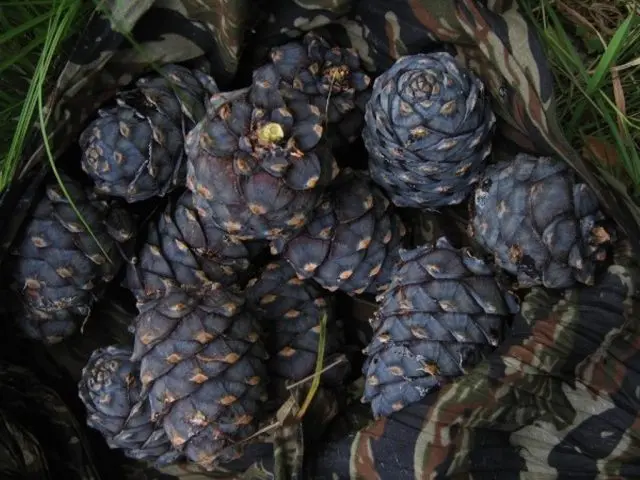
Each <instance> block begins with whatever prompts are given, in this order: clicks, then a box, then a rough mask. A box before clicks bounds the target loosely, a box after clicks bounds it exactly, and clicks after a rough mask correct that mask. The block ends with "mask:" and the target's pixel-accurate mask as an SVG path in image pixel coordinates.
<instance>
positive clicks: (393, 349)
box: [363, 238, 518, 417]
mask: <svg viewBox="0 0 640 480" xmlns="http://www.w3.org/2000/svg"><path fill="white" fill-rule="evenodd" d="M378 301H379V302H380V310H379V311H378V312H377V313H376V315H375V316H374V318H373V320H372V321H371V324H372V327H373V328H374V331H375V332H374V336H373V339H372V340H371V343H370V345H369V346H368V347H367V349H366V353H367V355H368V357H367V360H366V362H365V365H364V367H363V372H364V375H365V378H366V383H365V391H364V396H363V400H364V401H367V402H371V408H372V410H373V414H374V415H375V416H376V417H377V416H387V415H389V414H391V413H392V412H395V411H398V410H401V409H402V408H404V407H406V406H407V405H410V404H412V403H414V402H417V401H419V400H420V399H421V398H423V397H424V396H425V395H426V394H427V393H429V391H431V390H433V389H435V388H438V387H439V386H440V385H441V384H442V383H443V382H447V381H449V380H450V379H452V378H454V377H457V376H460V375H462V374H463V373H464V372H465V370H466V369H468V368H470V367H472V366H474V365H475V364H476V363H478V362H479V361H480V360H481V359H482V358H483V357H484V356H485V355H486V354H488V353H490V352H491V351H493V349H494V348H495V347H496V346H498V344H499V343H500V342H501V341H502V339H503V338H504V329H505V320H506V319H507V318H509V316H510V315H513V314H515V313H516V312H517V305H518V304H517V300H516V297H514V296H512V295H511V294H509V293H507V292H505V291H504V290H502V289H501V288H500V287H499V285H498V284H497V283H496V281H495V279H494V276H493V272H492V271H491V269H490V268H489V266H487V265H486V264H485V263H484V262H482V261H481V260H479V259H477V258H474V257H472V256H471V255H470V254H469V253H468V252H467V251H466V250H456V249H454V248H453V247H452V246H451V245H450V244H449V242H448V241H447V240H446V239H445V238H440V239H438V241H437V242H436V244H435V246H431V245H424V246H421V247H418V248H415V249H413V250H403V251H401V253H400V261H399V262H398V264H397V265H396V268H395V269H394V272H393V281H392V283H391V286H390V287H389V289H388V290H387V292H385V293H384V294H383V295H381V296H380V298H379V299H378Z"/></svg>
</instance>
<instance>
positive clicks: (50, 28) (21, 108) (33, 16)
mask: <svg viewBox="0 0 640 480" xmlns="http://www.w3.org/2000/svg"><path fill="white" fill-rule="evenodd" d="M91 10H92V3H91V2H81V1H79V0H31V1H18V0H8V1H3V0H0V32H3V33H2V34H0V51H2V52H3V58H2V60H1V61H0V138H6V139H10V141H8V142H7V143H5V144H2V145H0V192H1V191H3V190H4V189H5V188H6V187H7V185H8V184H9V183H10V182H11V180H12V178H13V175H14V173H15V171H16V168H17V166H18V164H19V162H20V159H21V155H22V152H23V149H24V146H25V141H26V140H27V137H28V135H29V134H30V133H31V132H32V130H31V126H32V124H33V122H34V121H36V120H38V117H40V116H42V115H41V114H42V112H41V111H40V110H41V109H42V102H41V101H39V98H40V97H42V96H45V95H46V92H45V89H46V88H47V81H51V80H52V78H51V77H52V75H50V72H51V66H52V63H53V61H54V59H55V58H56V56H57V55H59V54H60V47H61V45H62V44H63V42H64V41H65V40H67V39H68V38H69V37H70V36H71V35H73V34H74V33H76V29H77V28H79V27H80V26H81V25H82V24H83V22H81V21H79V20H80V18H81V16H82V15H86V14H88V13H89V12H90V11H91ZM39 103H40V105H39ZM44 127H45V126H41V128H43V129H44Z"/></svg>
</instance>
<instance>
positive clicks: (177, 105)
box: [79, 64, 218, 202]
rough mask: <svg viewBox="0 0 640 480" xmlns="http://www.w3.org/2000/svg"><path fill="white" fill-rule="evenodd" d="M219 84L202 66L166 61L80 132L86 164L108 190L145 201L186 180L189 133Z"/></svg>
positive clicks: (100, 189)
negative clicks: (188, 67) (195, 67)
mask: <svg viewBox="0 0 640 480" xmlns="http://www.w3.org/2000/svg"><path fill="white" fill-rule="evenodd" d="M217 91H218V88H217V86H216V84H215V82H214V80H213V79H212V78H211V77H210V76H208V75H206V74H205V73H203V72H200V71H198V70H189V69H187V68H185V67H182V66H179V65H171V64H170V65H165V66H163V67H161V68H160V69H159V74H157V75H149V76H147V77H143V78H140V79H139V80H138V81H137V82H136V87H135V88H134V89H133V90H130V91H124V92H120V93H118V95H117V98H116V106H114V107H110V108H107V109H103V110H99V111H98V118H96V119H95V120H93V121H92V122H91V123H90V124H89V126H87V128H86V129H85V130H84V131H83V132H82V134H81V135H80V140H79V143H80V147H81V148H82V150H83V153H84V154H83V157H82V168H83V170H84V171H85V172H86V173H87V174H88V175H89V176H90V177H91V178H92V179H93V180H94V181H95V183H96V190H97V191H98V192H100V193H102V194H106V195H112V196H115V197H121V198H124V199H125V200H126V201H127V202H139V201H142V200H146V199H148V198H151V197H154V196H164V195H166V194H167V193H168V192H170V191H171V190H173V189H174V188H176V187H179V186H183V185H184V183H185V175H186V162H185V154H184V136H185V135H186V134H187V133H188V132H189V130H191V129H192V128H193V127H194V126H195V124H196V123H197V122H198V121H200V120H201V119H202V118H203V117H204V115H205V104H206V101H207V98H208V97H209V96H210V95H212V94H213V93H216V92H217Z"/></svg>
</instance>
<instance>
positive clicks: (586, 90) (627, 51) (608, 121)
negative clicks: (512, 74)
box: [521, 0, 640, 201]
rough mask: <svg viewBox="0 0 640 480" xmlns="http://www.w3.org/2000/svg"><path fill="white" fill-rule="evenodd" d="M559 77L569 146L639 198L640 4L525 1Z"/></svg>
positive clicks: (561, 113)
mask: <svg viewBox="0 0 640 480" xmlns="http://www.w3.org/2000/svg"><path fill="white" fill-rule="evenodd" d="M521 5H522V8H523V10H524V11H525V12H526V13H527V14H528V16H529V18H530V19H531V20H532V21H533V23H534V24H535V25H536V27H537V29H538V33H539V35H540V37H541V39H542V41H543V44H544V48H545V51H546V54H547V58H548V59H549V62H550V64H551V68H552V71H553V74H554V77H555V82H556V89H555V90H556V96H557V102H558V108H557V115H558V120H559V124H560V125H563V127H564V128H565V134H566V136H567V138H568V139H569V141H570V142H571V144H572V145H573V146H574V148H576V150H578V151H579V152H582V154H583V155H584V157H585V158H586V159H587V160H589V161H591V162H592V163H593V164H595V165H596V167H597V168H598V169H600V171H601V172H603V174H605V176H606V177H607V178H610V179H611V178H613V179H615V180H616V181H617V182H618V183H619V184H621V185H623V186H624V188H626V189H627V191H628V193H629V194H630V195H631V196H632V197H633V198H634V199H635V200H636V201H639V200H640V157H639V155H638V148H639V147H640V6H639V5H638V4H637V3H636V2H635V1H631V0H613V1H612V0H608V1H605V0H602V1H600V2H598V1H596V2H594V1H592V0H541V1H540V2H527V1H526V0H522V1H521Z"/></svg>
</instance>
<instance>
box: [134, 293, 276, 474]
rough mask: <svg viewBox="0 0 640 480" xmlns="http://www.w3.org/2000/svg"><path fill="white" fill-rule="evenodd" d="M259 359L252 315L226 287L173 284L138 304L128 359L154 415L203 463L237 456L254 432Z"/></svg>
mask: <svg viewBox="0 0 640 480" xmlns="http://www.w3.org/2000/svg"><path fill="white" fill-rule="evenodd" d="M266 358H267V354H266V351H265V350H264V347H263V345H262V342H261V340H260V329H259V325H258V322H257V320H256V319H255V318H254V317H253V316H251V315H250V314H249V313H247V311H246V310H245V308H244V300H243V298H242V297H241V296H238V295H236V294H234V293H232V292H231V291H227V290H219V291H213V290H212V291H209V292H207V293H206V294H204V295H202V296H194V295H189V294H188V293H186V292H181V291H175V292H173V293H169V294H168V295H166V296H165V297H163V298H161V299H159V300H155V301H152V302H148V303H147V304H145V305H143V306H142V307H141V312H140V315H139V317H138V319H137V322H136V338H135V347H134V353H133V356H132V360H133V361H140V362H141V364H140V378H141V380H142V384H143V386H144V391H143V392H145V391H148V392H149V399H150V404H151V412H152V415H153V418H154V419H157V420H158V421H160V422H162V425H163V426H164V429H165V431H166V432H167V435H168V437H169V440H170V441H171V443H172V444H173V446H174V447H175V448H176V449H177V450H179V451H182V452H184V453H185V455H186V456H187V457H188V458H189V459H190V460H192V461H193V462H196V463H198V464H200V465H201V466H203V467H204V468H213V467H214V466H215V465H216V464H218V463H219V462H224V461H228V460H231V459H233V458H236V457H238V456H239V455H240V453H241V451H242V445H241V444H238V445H237V443H238V442H241V441H242V440H244V439H246V438H247V437H249V436H250V435H252V434H253V433H254V432H255V431H256V425H257V420H258V415H259V414H260V413H261V408H262V405H263V402H264V401H266V388H265V387H266V380H267V371H266V366H265V361H266Z"/></svg>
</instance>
